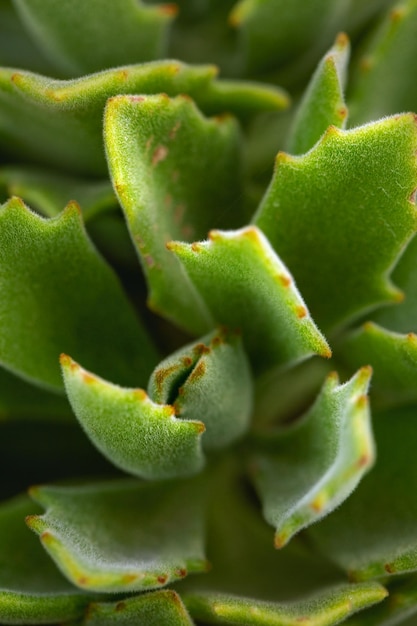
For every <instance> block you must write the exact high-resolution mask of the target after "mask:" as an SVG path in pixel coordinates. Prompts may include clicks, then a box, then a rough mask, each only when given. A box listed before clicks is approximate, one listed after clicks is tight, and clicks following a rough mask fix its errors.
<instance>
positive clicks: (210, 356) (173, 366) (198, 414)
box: [148, 330, 253, 449]
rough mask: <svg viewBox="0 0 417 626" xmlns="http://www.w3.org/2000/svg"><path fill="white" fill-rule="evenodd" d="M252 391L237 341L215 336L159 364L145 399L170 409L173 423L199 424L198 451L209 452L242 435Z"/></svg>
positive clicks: (232, 336)
mask: <svg viewBox="0 0 417 626" xmlns="http://www.w3.org/2000/svg"><path fill="white" fill-rule="evenodd" d="M252 387H253V384H252V376H251V371H250V367H249V363H248V360H247V357H246V354H245V352H244V350H243V347H242V341H241V338H240V337H239V336H238V335H236V334H235V333H230V332H227V331H225V330H221V331H219V332H214V333H211V334H210V335H208V336H207V337H203V338H202V339H201V340H200V341H198V342H196V343H193V344H189V345H188V346H185V347H184V348H181V349H180V350H178V351H177V352H175V353H174V354H172V355H171V356H169V357H168V358H166V359H164V361H162V363H160V364H159V365H158V366H157V367H156V368H155V370H154V371H153V373H152V375H151V378H150V379H149V385H148V393H149V396H150V398H151V399H152V400H153V401H154V402H157V403H159V404H168V403H171V404H172V405H173V407H174V410H175V415H176V417H179V418H180V419H183V420H187V421H188V422H189V421H190V420H193V419H194V420H196V419H199V420H201V421H202V422H203V424H204V426H205V427H206V431H205V433H204V435H203V437H202V444H203V447H204V448H206V449H214V448H221V447H224V446H226V445H228V444H230V443H232V442H233V441H234V440H235V439H237V438H238V437H240V436H241V435H243V434H244V433H245V432H246V430H247V429H248V427H249V421H250V417H251V414H252V405H253V398H252V396H253V388H252ZM220 398H221V402H217V399H220Z"/></svg>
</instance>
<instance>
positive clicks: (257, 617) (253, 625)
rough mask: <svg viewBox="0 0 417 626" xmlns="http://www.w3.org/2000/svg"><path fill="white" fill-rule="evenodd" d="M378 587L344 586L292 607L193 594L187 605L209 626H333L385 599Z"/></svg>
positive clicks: (365, 584)
mask: <svg viewBox="0 0 417 626" xmlns="http://www.w3.org/2000/svg"><path fill="white" fill-rule="evenodd" d="M386 595H387V592H386V591H385V589H384V587H382V586H381V585H378V583H364V584H362V585H344V586H341V587H338V588H335V589H330V590H328V591H327V592H322V593H321V594H320V595H317V596H313V597H312V598H309V599H307V600H300V601H298V602H293V603H291V604H289V603H285V604H284V603H283V604H278V603H273V602H262V601H260V600H258V601H257V600H250V599H248V598H241V597H238V596H229V595H225V594H216V593H212V594H211V593H205V594H190V595H188V596H186V597H185V599H184V600H185V604H186V606H187V608H188V610H189V611H190V613H191V615H192V617H194V618H196V619H200V620H203V621H204V622H205V623H208V624H242V625H243V626H298V625H299V624H300V623H303V622H305V623H306V624H311V625H312V626H333V624H339V623H340V622H342V621H343V620H344V619H346V617H348V616H349V615H352V613H356V611H360V610H361V609H363V608H365V607H368V606H370V605H372V604H375V603H376V602H380V601H381V600H383V599H384V598H385V596H386Z"/></svg>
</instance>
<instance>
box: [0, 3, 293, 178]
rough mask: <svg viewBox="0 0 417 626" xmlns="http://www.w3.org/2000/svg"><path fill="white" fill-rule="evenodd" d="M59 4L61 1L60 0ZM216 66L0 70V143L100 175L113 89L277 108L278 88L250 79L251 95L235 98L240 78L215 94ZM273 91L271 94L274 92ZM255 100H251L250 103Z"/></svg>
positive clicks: (226, 104)
mask: <svg viewBox="0 0 417 626" xmlns="http://www.w3.org/2000/svg"><path fill="white" fill-rule="evenodd" d="M60 6H61V5H60ZM216 74H217V69H216V68H215V67H213V66H208V65H205V66H196V67H192V66H187V65H185V64H183V63H180V62H179V61H158V62H152V63H147V64H143V65H136V66H135V65H133V66H126V67H120V68H117V69H112V70H107V71H103V72H100V73H98V74H93V75H91V76H84V77H82V78H79V79H76V80H68V81H62V80H53V79H51V78H47V77H44V76H39V75H36V74H31V73H30V72H24V71H17V70H13V69H1V70H0V106H1V110H2V115H1V118H0V146H1V147H3V148H5V150H7V152H8V153H12V154H17V155H22V154H23V156H24V158H25V160H30V159H33V161H34V162H37V163H45V164H47V165H52V167H54V168H57V167H61V168H65V169H66V170H68V171H69V172H71V171H72V172H78V173H81V174H90V175H103V174H107V166H106V161H105V155H104V151H103V139H102V116H103V110H104V105H105V103H106V101H107V99H108V98H110V97H112V96H115V95H118V94H142V95H143V94H150V93H151V94H152V93H161V92H162V93H167V94H168V95H169V96H175V95H178V94H181V93H186V94H188V95H190V96H191V97H192V98H194V99H195V101H196V102H197V104H200V103H201V104H202V105H204V101H205V100H206V99H207V100H208V108H209V109H210V110H212V108H213V99H215V101H216V102H217V103H218V104H219V106H220V109H219V110H218V112H223V111H224V110H227V111H232V112H233V111H234V108H235V107H236V108H237V112H240V111H241V109H242V105H244V103H245V101H248V100H249V106H248V108H249V111H254V110H255V109H257V110H259V109H260V110H263V109H265V108H266V109H267V110H269V109H273V110H275V109H280V108H282V104H283V100H282V95H281V91H279V90H276V89H275V88H273V87H262V86H260V85H255V86H254V87H253V90H251V88H250V87H249V86H247V90H248V91H249V93H251V94H252V96H251V98H249V97H247V98H246V99H245V100H243V102H242V101H241V100H240V94H241V90H242V86H241V83H240V82H238V83H237V90H236V94H234V88H233V83H231V82H230V81H227V86H228V88H227V89H226V93H225V94H224V98H223V99H222V97H221V96H222V90H221V89H219V90H217V89H216V85H215V84H214V85H213V84H212V83H213V81H215V76H216ZM275 96H276V97H275ZM256 102H257V103H258V105H257V106H256Z"/></svg>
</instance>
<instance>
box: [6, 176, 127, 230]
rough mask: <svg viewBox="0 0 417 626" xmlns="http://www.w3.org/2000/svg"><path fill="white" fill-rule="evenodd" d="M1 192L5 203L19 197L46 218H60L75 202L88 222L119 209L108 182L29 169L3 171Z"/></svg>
mask: <svg viewBox="0 0 417 626" xmlns="http://www.w3.org/2000/svg"><path fill="white" fill-rule="evenodd" d="M0 193H1V194H2V195H3V194H4V196H6V197H5V198H4V200H7V197H12V196H19V198H22V199H23V200H24V201H25V202H26V203H27V204H29V205H30V206H31V207H33V208H34V209H36V210H37V211H39V212H40V213H42V214H43V215H46V216H47V217H55V215H59V213H61V211H62V207H64V206H66V205H67V204H68V202H70V201H71V200H75V201H76V202H78V204H79V205H80V207H81V210H82V213H83V218H84V221H85V222H88V221H89V220H90V219H91V218H93V217H95V216H96V215H97V214H99V213H103V212H105V211H108V210H111V209H114V208H116V207H117V206H118V205H117V200H116V198H115V195H114V193H113V190H112V187H111V184H110V182H109V181H107V180H100V181H96V180H92V181H86V180H84V179H81V178H74V177H70V176H65V175H62V174H55V173H51V172H50V171H48V170H46V169H37V168H29V167H2V168H0Z"/></svg>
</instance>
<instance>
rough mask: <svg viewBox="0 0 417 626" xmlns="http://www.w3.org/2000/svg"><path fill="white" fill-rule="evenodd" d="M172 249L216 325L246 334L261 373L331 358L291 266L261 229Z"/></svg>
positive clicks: (220, 235) (223, 234)
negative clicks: (318, 356)
mask: <svg viewBox="0 0 417 626" xmlns="http://www.w3.org/2000/svg"><path fill="white" fill-rule="evenodd" d="M168 245H169V249H170V250H171V251H172V252H174V253H175V255H176V256H177V257H178V258H179V259H180V260H181V263H182V265H183V267H184V270H185V271H186V272H187V274H188V276H189V277H190V279H191V281H192V282H193V284H194V285H195V286H196V288H197V290H198V292H199V293H200V294H201V297H202V298H203V300H204V302H205V303H206V305H207V307H208V309H209V311H210V313H211V315H212V316H213V319H214V320H215V321H216V323H218V324H224V325H226V326H228V327H230V328H239V329H240V330H241V331H242V337H243V341H244V345H245V347H246V348H247V350H248V352H249V355H250V357H251V358H252V360H253V362H254V364H255V366H256V367H257V368H258V369H259V368H262V369H263V368H268V367H271V366H273V365H286V364H288V363H290V362H292V361H295V360H301V359H303V358H306V357H308V356H310V355H312V354H314V353H318V354H321V355H322V356H325V357H329V356H330V355H331V351H330V348H329V346H328V344H327V342H326V340H325V339H324V337H323V335H322V334H321V333H320V331H319V330H318V329H317V327H316V326H315V324H314V322H313V320H312V319H311V317H310V315H309V313H308V311H307V309H306V307H305V304H304V301H303V299H302V297H301V295H300V293H299V292H298V290H297V288H296V287H295V285H294V283H293V280H292V278H291V276H290V275H289V272H288V270H287V268H286V267H285V266H284V264H283V263H282V262H281V261H280V259H279V258H278V257H277V255H276V254H275V253H274V251H273V250H272V248H271V246H270V244H269V242H268V240H267V239H266V237H265V236H264V235H263V234H262V233H261V232H260V231H259V230H258V229H257V228H256V227H254V226H250V227H247V228H243V229H241V230H237V231H228V232H223V231H211V232H210V235H209V241H204V242H199V243H193V244H185V243H181V242H172V243H170V244H168Z"/></svg>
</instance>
